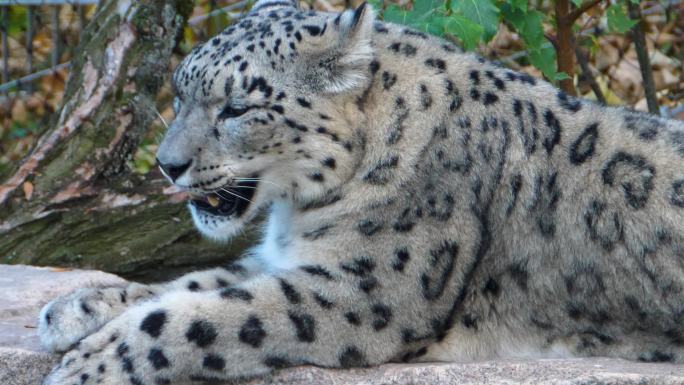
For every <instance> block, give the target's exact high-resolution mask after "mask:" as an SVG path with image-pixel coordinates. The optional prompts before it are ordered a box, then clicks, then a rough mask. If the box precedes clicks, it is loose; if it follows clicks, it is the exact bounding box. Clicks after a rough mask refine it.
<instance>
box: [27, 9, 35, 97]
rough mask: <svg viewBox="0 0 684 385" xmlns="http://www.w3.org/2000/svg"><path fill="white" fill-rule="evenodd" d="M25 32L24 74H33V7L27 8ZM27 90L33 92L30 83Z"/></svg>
mask: <svg viewBox="0 0 684 385" xmlns="http://www.w3.org/2000/svg"><path fill="white" fill-rule="evenodd" d="M26 18H27V19H28V20H27V26H28V28H27V30H26V73H27V74H30V73H32V72H33V7H28V9H27V10H26ZM26 86H27V87H26V88H27V90H28V91H29V92H30V91H32V90H33V85H32V84H31V83H29V84H27V85H26Z"/></svg>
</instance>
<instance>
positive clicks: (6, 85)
mask: <svg viewBox="0 0 684 385" xmlns="http://www.w3.org/2000/svg"><path fill="white" fill-rule="evenodd" d="M19 2H20V1H19V0H16V1H14V0H13V1H9V2H8V1H6V0H5V1H3V0H0V6H2V5H3V4H7V3H11V4H15V3H19ZM67 2H69V3H76V4H95V3H97V2H98V1H97V0H80V1H79V0H68V1H65V0H62V1H57V0H52V1H50V0H42V1H37V0H36V1H23V2H21V3H30V4H53V5H57V4H64V3H67ZM248 4H249V0H241V1H239V2H237V3H234V4H231V5H228V6H226V7H223V8H220V9H216V10H215V11H213V12H211V13H208V14H206V15H200V16H197V17H194V18H192V19H190V20H188V23H189V24H191V25H195V24H199V23H201V22H202V21H204V20H206V19H208V18H210V17H213V16H216V15H218V14H221V13H228V14H229V16H230V17H231V18H236V17H239V16H240V15H242V12H239V13H233V12H231V11H234V10H238V9H243V8H244V7H246V6H247V5H248ZM22 5H24V4H22ZM3 9H4V8H3ZM53 17H54V15H53ZM57 21H59V20H57ZM53 22H54V20H53ZM5 51H6V50H3V52H5ZM53 54H54V52H53ZM70 65H71V63H70V62H65V63H62V64H57V65H55V66H53V67H51V68H47V69H44V70H41V71H37V72H35V73H32V74H29V75H26V76H23V77H21V78H19V79H16V80H12V81H6V80H5V81H3V84H0V93H6V92H7V91H8V90H10V89H12V88H14V87H19V86H22V85H24V84H27V83H30V82H32V81H34V80H36V79H39V78H41V77H43V76H48V75H51V74H53V73H55V71H58V70H60V69H63V68H68V67H69V66H70Z"/></svg>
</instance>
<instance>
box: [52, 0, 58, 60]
mask: <svg viewBox="0 0 684 385" xmlns="http://www.w3.org/2000/svg"><path fill="white" fill-rule="evenodd" d="M59 48H60V47H59V6H57V7H52V55H51V61H50V64H51V65H52V66H53V67H54V66H56V65H57V64H59Z"/></svg>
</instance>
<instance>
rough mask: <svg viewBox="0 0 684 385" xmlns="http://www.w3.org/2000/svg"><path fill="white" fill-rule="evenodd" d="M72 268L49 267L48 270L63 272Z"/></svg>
mask: <svg viewBox="0 0 684 385" xmlns="http://www.w3.org/2000/svg"><path fill="white" fill-rule="evenodd" d="M72 270H74V269H72V268H70V267H52V268H50V271H51V272H53V273H64V272H65V271H72Z"/></svg>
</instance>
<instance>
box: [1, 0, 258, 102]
mask: <svg viewBox="0 0 684 385" xmlns="http://www.w3.org/2000/svg"><path fill="white" fill-rule="evenodd" d="M98 3H99V0H0V34H1V39H2V71H1V76H2V78H1V80H2V82H1V83H0V93H2V94H7V93H8V92H9V91H10V90H13V89H20V90H23V91H27V92H31V91H32V87H31V85H32V82H33V81H35V80H37V79H39V78H41V77H43V76H48V75H51V74H54V73H55V72H56V71H59V70H61V69H64V68H68V67H69V62H64V63H60V62H59V59H60V55H61V53H62V51H61V50H62V47H60V27H59V14H60V7H73V8H74V10H75V13H76V14H77V15H78V29H79V31H83V29H84V28H85V25H86V23H87V22H88V20H87V17H86V6H88V5H94V4H98ZM215 3H216V2H215V1H212V2H210V4H215ZM248 4H249V0H241V1H238V2H235V3H233V4H230V5H227V6H225V7H217V8H215V9H211V10H210V12H208V13H206V14H204V15H198V16H195V17H193V18H191V19H190V20H188V23H189V24H190V25H191V26H195V25H198V24H201V23H202V22H204V21H206V20H207V19H209V18H211V17H214V16H218V15H221V14H226V15H228V16H229V17H230V18H236V17H239V16H240V13H241V12H237V11H239V10H244V8H245V7H246V6H247V5H248ZM10 6H21V7H26V18H27V20H26V26H27V30H26V45H25V49H26V70H25V74H24V75H23V76H20V77H18V78H16V79H10V68H9V59H10V57H9V55H10V52H9V50H10V49H9V44H8V25H9V18H8V15H9V7H10ZM45 6H47V7H49V15H50V27H51V41H52V47H51V48H52V51H51V53H50V62H49V67H48V68H44V69H40V70H36V68H35V62H34V52H33V48H34V46H33V44H34V43H33V39H34V33H35V31H36V10H37V7H45ZM212 8H214V7H212Z"/></svg>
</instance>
